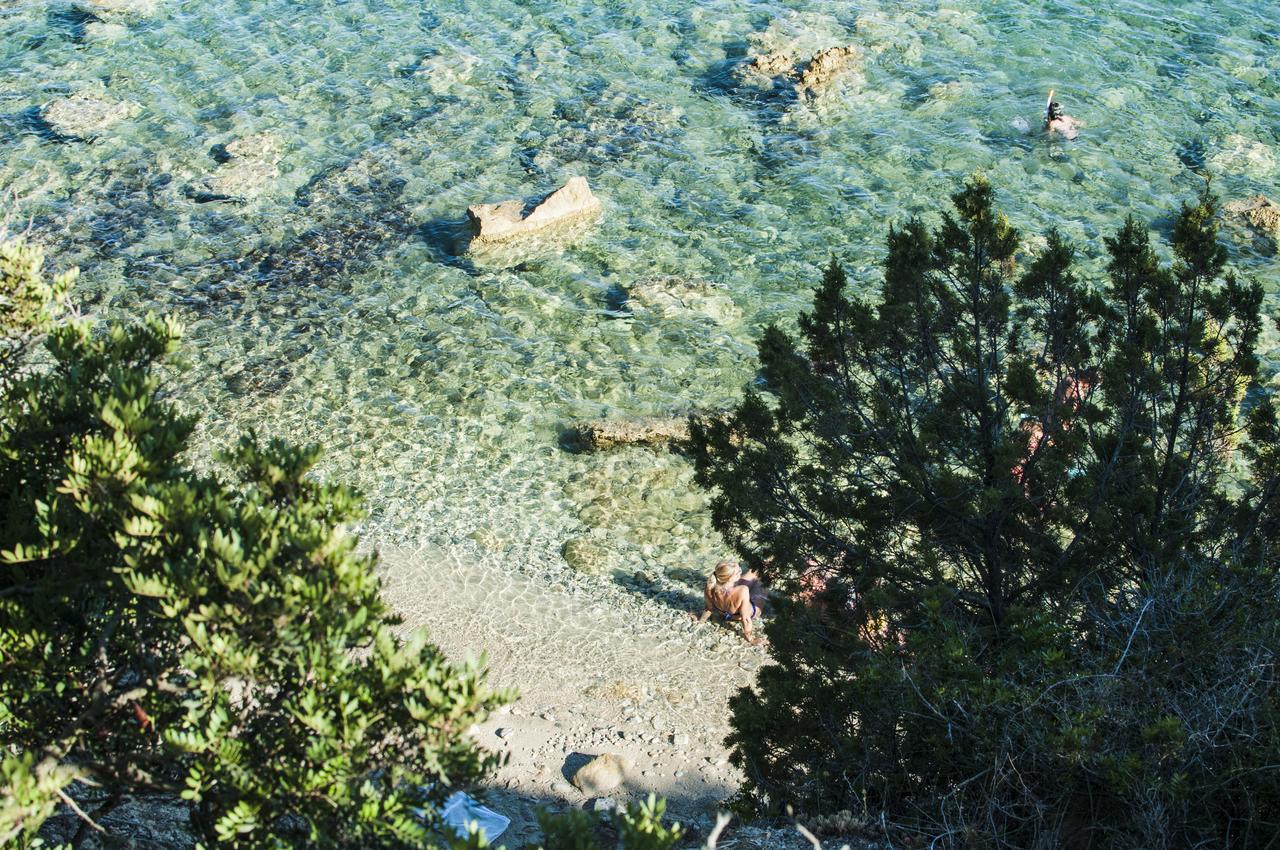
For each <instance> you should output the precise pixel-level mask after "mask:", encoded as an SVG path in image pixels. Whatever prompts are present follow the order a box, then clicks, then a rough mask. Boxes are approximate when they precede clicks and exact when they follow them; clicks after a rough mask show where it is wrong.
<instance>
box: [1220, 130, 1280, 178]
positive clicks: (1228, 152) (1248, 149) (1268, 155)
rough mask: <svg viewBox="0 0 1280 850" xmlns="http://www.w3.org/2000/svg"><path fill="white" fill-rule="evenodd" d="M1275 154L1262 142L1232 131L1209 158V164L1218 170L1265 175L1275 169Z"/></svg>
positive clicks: (1256, 175)
mask: <svg viewBox="0 0 1280 850" xmlns="http://www.w3.org/2000/svg"><path fill="white" fill-rule="evenodd" d="M1276 164H1277V161H1276V155H1275V152H1274V151H1272V150H1271V148H1269V147H1267V146H1266V145H1264V144H1263V143H1262V142H1259V141H1256V140H1254V139H1250V138H1248V137H1247V136H1242V135H1240V134H1239V133H1232V134H1231V135H1229V136H1227V137H1226V138H1225V139H1223V141H1222V147H1221V148H1220V149H1219V150H1218V152H1217V153H1215V154H1214V155H1213V156H1212V157H1210V158H1209V165H1210V166H1212V167H1213V168H1215V169H1217V170H1219V171H1231V172H1237V173H1241V174H1250V175H1252V176H1254V177H1266V176H1269V175H1270V174H1271V173H1272V172H1273V171H1275V170H1276Z"/></svg>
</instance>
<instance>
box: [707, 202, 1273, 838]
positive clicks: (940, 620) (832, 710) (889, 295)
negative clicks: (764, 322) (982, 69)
mask: <svg viewBox="0 0 1280 850" xmlns="http://www.w3.org/2000/svg"><path fill="white" fill-rule="evenodd" d="M952 201H953V206H954V212H953V213H948V214H944V215H943V216H942V221H941V224H940V226H938V227H936V228H933V229H931V228H929V227H926V226H925V224H924V223H923V222H921V221H919V220H912V221H909V222H907V223H906V224H905V225H903V226H902V227H900V228H892V229H890V231H889V236H888V240H887V251H886V257H885V261H884V266H883V279H882V282H881V283H880V286H879V289H878V292H877V293H876V295H875V297H874V298H872V297H867V296H864V295H860V294H857V293H852V292H850V287H849V285H848V281H847V280H846V277H845V274H844V272H843V271H842V269H841V268H840V266H839V265H838V264H837V263H836V262H834V261H833V262H832V264H831V266H830V267H829V268H828V270H827V272H826V274H825V276H824V279H823V281H822V284H821V286H820V287H819V288H818V289H817V291H816V293H815V297H814V308H813V311H812V312H811V313H808V314H806V315H804V316H802V317H801V319H800V322H799V329H800V338H799V339H798V340H797V339H794V338H792V337H791V336H790V335H788V334H786V333H784V332H783V331H782V330H780V329H779V328H777V327H771V328H769V329H767V330H766V331H765V333H764V335H763V336H762V338H761V340H760V344H759V352H760V363H761V371H762V375H763V378H764V384H765V387H766V388H767V390H766V391H765V392H760V391H748V392H747V393H746V395H745V397H744V399H743V401H742V403H741V405H740V406H739V407H738V408H737V410H736V411H735V412H734V415H733V416H731V417H729V418H727V419H724V420H718V421H717V420H703V421H697V422H695V423H694V428H693V437H692V441H691V447H692V453H693V457H694V461H695V464H696V468H697V475H698V480H699V482H700V483H701V484H702V485H703V486H705V487H707V488H709V489H710V490H711V491H712V492H713V494H714V499H713V512H714V520H715V523H716V525H717V528H718V529H719V530H720V531H721V532H722V533H723V534H725V536H726V537H727V538H728V539H729V540H730V541H732V543H733V544H734V545H735V546H736V547H737V548H738V549H739V550H740V551H741V553H742V554H743V556H744V558H745V559H746V560H748V561H749V562H750V563H751V564H752V565H753V566H756V567H758V568H760V569H762V570H763V571H764V572H765V574H766V575H767V576H769V577H770V578H771V579H772V580H773V581H774V583H775V587H776V588H777V593H776V594H775V597H777V604H776V606H775V608H776V610H777V616H776V617H775V618H774V619H773V620H772V621H771V622H770V623H769V625H768V628H767V633H768V636H769V638H770V642H771V648H770V652H771V653H772V656H773V661H774V663H773V664H771V665H768V666H766V667H765V668H764V669H763V670H762V671H761V673H760V677H759V682H758V686H759V687H758V691H744V692H743V693H742V694H741V695H740V696H739V697H737V698H736V699H735V700H734V704H733V708H734V732H733V734H732V736H731V738H730V742H731V743H732V744H733V746H734V756H733V758H734V761H735V763H736V764H738V765H739V766H740V767H742V768H743V769H744V771H745V772H746V775H747V784H746V787H745V792H746V798H747V799H748V800H749V801H750V802H751V803H752V804H753V805H756V806H764V807H780V806H783V805H793V806H796V807H799V808H807V809H811V810H814V809H833V808H834V809H839V808H849V809H852V810H857V811H861V812H863V813H864V814H868V815H871V816H874V817H878V816H880V815H881V814H887V815H888V816H890V817H893V818H899V819H904V820H909V821H912V822H915V823H917V824H919V825H921V828H935V829H936V830H937V833H936V834H938V835H940V836H943V837H944V838H946V840H947V842H951V843H953V844H955V845H956V846H958V845H960V844H963V842H964V840H968V839H964V838H962V836H965V835H967V836H969V837H970V838H972V837H973V836H975V835H978V834H981V835H982V836H984V840H987V841H991V842H993V843H995V844H997V845H1003V846H1028V845H1029V843H1031V842H1032V841H1049V842H1052V841H1059V842H1066V843H1068V844H1072V846H1088V845H1089V844H1090V843H1093V844H1095V845H1097V846H1102V845H1106V844H1110V846H1134V844H1133V843H1132V842H1135V841H1148V840H1157V839H1159V840H1166V841H1167V840H1172V841H1173V842H1174V843H1175V844H1176V843H1179V842H1180V841H1192V842H1193V843H1194V841H1202V840H1209V841H1211V842H1212V841H1216V842H1219V843H1221V842H1223V841H1226V842H1228V843H1230V842H1231V841H1232V840H1240V839H1241V837H1242V836H1245V835H1249V836H1252V837H1253V838H1255V839H1258V838H1259V836H1261V835H1263V834H1264V833H1265V832H1266V830H1267V829H1268V828H1270V829H1272V830H1273V829H1274V826H1275V824H1276V822H1277V820H1278V819H1280V807H1278V806H1277V799H1276V796H1275V790H1274V789H1275V787H1276V783H1274V782H1273V781H1272V780H1271V779H1270V777H1269V775H1268V776H1267V778H1265V780H1264V779H1263V777H1261V776H1250V777H1249V778H1248V779H1247V780H1246V779H1245V778H1243V776H1244V774H1242V773H1241V771H1245V770H1250V769H1258V770H1263V769H1264V768H1263V767H1262V765H1265V764H1267V763H1268V759H1272V758H1274V756H1276V755H1280V752H1277V749H1276V748H1277V746H1278V745H1280V738H1277V737H1276V735H1275V733H1276V732H1277V731H1280V726H1278V725H1277V720H1280V711H1278V710H1277V703H1276V700H1277V691H1276V688H1275V686H1274V684H1273V681H1272V679H1273V677H1272V676H1271V675H1270V673H1269V672H1266V671H1267V670H1269V668H1268V667H1267V664H1268V663H1269V662H1268V661H1265V660H1263V659H1268V658H1270V657H1274V653H1275V652H1276V651H1280V639H1278V636H1277V634H1276V629H1275V617H1274V600H1275V598H1276V596H1275V592H1276V590H1277V589H1280V587H1278V586H1277V584H1276V582H1275V573H1276V565H1277V560H1276V552H1275V549H1274V545H1273V543H1272V541H1274V540H1275V537H1274V536H1268V532H1269V531H1270V530H1273V529H1274V527H1275V526H1274V524H1273V522H1274V521H1273V520H1272V519H1270V517H1274V516H1275V507H1274V493H1275V491H1276V486H1277V484H1276V482H1277V478H1276V472H1277V470H1276V459H1275V449H1274V445H1275V435H1276V426H1275V424H1274V423H1275V416H1274V413H1273V411H1272V408H1271V404H1270V401H1269V399H1267V398H1265V397H1262V396H1261V395H1259V394H1257V393H1255V397H1253V398H1252V400H1251V401H1250V404H1251V405H1253V410H1252V413H1250V414H1249V416H1250V418H1251V421H1252V423H1253V424H1252V425H1251V429H1252V441H1250V442H1248V443H1247V444H1246V445H1245V447H1244V449H1245V450H1244V451H1243V452H1242V451H1240V450H1239V448H1240V445H1239V444H1240V441H1241V439H1242V437H1241V432H1242V428H1243V418H1242V417H1243V416H1244V414H1245V411H1244V410H1243V409H1242V404H1243V402H1244V400H1245V399H1246V391H1247V390H1248V389H1249V388H1250V387H1251V386H1255V385H1256V379H1257V375H1258V368H1259V364H1258V359H1257V356H1256V353H1255V348H1256V345H1257V341H1258V337H1259V333H1260V331H1261V321H1260V319H1259V310H1260V307H1261V301H1262V292H1261V288H1260V287H1259V286H1258V285H1256V284H1245V283H1241V282H1239V281H1238V280H1237V279H1236V278H1235V277H1234V276H1233V275H1232V274H1230V273H1229V272H1228V271H1226V269H1225V261H1226V255H1225V251H1224V249H1223V248H1222V247H1221V246H1220V245H1219V243H1218V241H1217V231H1216V224H1215V221H1216V218H1215V214H1216V205H1215V202H1214V199H1213V198H1212V197H1211V196H1209V195H1208V194H1207V193H1206V194H1205V195H1204V196H1202V197H1201V198H1200V199H1199V201H1198V202H1197V203H1196V204H1193V205H1186V206H1184V207H1183V208H1182V210H1181V213H1180V214H1179V216H1178V218H1177V222H1176V225H1175V227H1174V229H1173V233H1172V238H1171V249H1172V255H1173V261H1172V263H1171V264H1168V265H1166V264H1162V263H1161V262H1160V261H1159V260H1158V258H1157V255H1156V253H1155V251H1154V250H1153V249H1152V247H1151V245H1150V244H1149V240H1148V237H1147V235H1146V233H1145V231H1144V230H1143V229H1142V228H1141V227H1140V226H1139V225H1138V224H1137V223H1136V222H1134V221H1133V220H1132V219H1131V220H1129V221H1127V222H1126V223H1125V224H1124V225H1123V226H1122V227H1121V229H1120V230H1119V232H1118V233H1117V234H1116V236H1115V237H1113V238H1110V239H1108V240H1107V241H1106V248H1107V251H1108V253H1109V256H1110V265H1109V268H1108V279H1107V280H1106V281H1105V282H1102V283H1095V282H1092V281H1085V280H1082V279H1081V276H1080V275H1079V273H1078V272H1077V270H1076V265H1075V262H1074V251H1073V249H1072V248H1071V246H1069V245H1068V244H1067V243H1066V241H1065V240H1064V239H1062V238H1061V236H1059V235H1058V234H1057V233H1054V232H1050V233H1049V234H1047V238H1046V242H1045V247H1044V248H1043V249H1042V250H1041V251H1039V252H1038V254H1037V255H1036V256H1035V257H1034V258H1032V259H1030V261H1029V262H1027V263H1026V265H1025V268H1022V269H1020V268H1019V259H1020V254H1019V247H1020V240H1019V236H1018V234H1017V233H1016V232H1015V230H1014V229H1013V228H1012V227H1011V226H1010V224H1009V223H1008V221H1007V220H1006V219H1005V218H1004V217H1003V216H1002V215H1000V214H999V213H998V212H997V211H996V209H995V206H994V193H993V190H992V188H991V187H990V186H989V185H988V184H987V183H986V182H985V181H984V180H982V179H981V178H974V179H972V180H971V181H969V182H968V183H967V184H966V185H965V187H964V188H963V189H962V190H961V191H960V192H958V193H957V194H956V195H954V196H953V198H952ZM1233 464H1235V466H1233ZM1240 464H1243V465H1244V467H1247V468H1244V467H1241V466H1240ZM1232 470H1234V471H1235V474H1228V473H1229V472H1231V471H1232ZM1197 612H1198V613H1197ZM1214 630H1217V636H1216V637H1214ZM1183 635H1186V636H1187V637H1188V638H1189V640H1188V642H1187V645H1186V646H1180V644H1181V637H1182V636H1183ZM1175 647H1180V648H1178V649H1177V650H1176V652H1177V653H1178V654H1179V656H1180V657H1179V659H1178V661H1177V663H1175V662H1174V658H1173V657H1172V653H1174V652H1175V650H1174V648H1175ZM1217 650H1221V652H1220V653H1217ZM1174 670H1176V671H1177V673H1176V675H1170V673H1171V672H1172V671H1174ZM1121 673H1123V675H1121ZM1219 674H1220V675H1219ZM1215 676H1216V678H1215ZM1144 693H1145V697H1146V703H1143V699H1142V695H1143V694H1144ZM1206 698H1209V699H1216V700H1217V701H1218V704H1220V705H1226V704H1231V705H1233V706H1235V707H1236V708H1238V709H1239V710H1240V712H1241V717H1242V718H1247V725H1248V731H1247V732H1246V731H1243V730H1241V729H1237V728H1234V727H1231V728H1224V727H1223V726H1222V725H1221V724H1219V725H1218V726H1214V725H1213V721H1212V720H1211V719H1210V717H1209V716H1208V714H1207V713H1202V712H1200V709H1199V708H1197V709H1195V710H1192V708H1191V707H1190V706H1191V705H1192V703H1195V704H1196V705H1197V706H1203V704H1204V702H1205V699H1206ZM1263 742H1266V743H1263ZM1157 744H1158V745H1157ZM1245 765H1253V766H1256V767H1251V768H1246V767H1245ZM1263 788H1265V791H1263V790H1262V789H1263ZM1246 789H1250V790H1248V791H1247V792H1246ZM1246 793H1249V794H1251V795H1252V796H1251V797H1250V798H1248V799H1246V798H1245V797H1244V796H1242V795H1244V794H1246ZM1228 811H1229V814H1224V813H1226V812H1228ZM1249 830H1253V832H1250V831H1249ZM1170 836H1174V837H1173V838H1172V839H1171V838H1170ZM1126 842H1130V843H1129V844H1127V845H1126Z"/></svg>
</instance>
